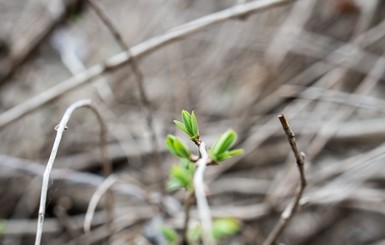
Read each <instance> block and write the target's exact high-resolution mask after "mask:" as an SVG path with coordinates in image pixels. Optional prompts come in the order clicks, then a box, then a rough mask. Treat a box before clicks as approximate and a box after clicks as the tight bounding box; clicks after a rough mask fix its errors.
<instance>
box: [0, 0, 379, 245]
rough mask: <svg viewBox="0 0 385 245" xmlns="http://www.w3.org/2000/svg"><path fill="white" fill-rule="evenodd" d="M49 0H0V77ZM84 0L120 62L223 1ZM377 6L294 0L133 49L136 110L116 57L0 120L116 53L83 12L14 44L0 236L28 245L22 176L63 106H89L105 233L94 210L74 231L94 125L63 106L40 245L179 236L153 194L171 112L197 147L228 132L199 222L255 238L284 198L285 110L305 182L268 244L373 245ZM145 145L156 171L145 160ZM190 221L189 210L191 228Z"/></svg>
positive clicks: (40, 24) (7, 87)
mask: <svg viewBox="0 0 385 245" xmlns="http://www.w3.org/2000/svg"><path fill="white" fill-rule="evenodd" d="M51 2H54V1H31V2H28V3H24V2H23V1H0V19H1V22H0V23H1V24H0V33H2V34H1V36H0V39H1V40H3V41H5V43H8V49H9V50H10V51H9V52H8V53H7V49H6V48H4V47H5V46H4V47H2V46H1V45H2V44H1V43H0V75H3V74H5V73H6V72H7V66H9V65H10V64H12V63H10V59H11V58H10V57H14V54H15V52H17V51H18V50H19V49H20V45H21V46H22V45H23V44H25V43H26V44H27V46H28V44H31V43H33V42H32V40H35V39H33V38H34V37H35V36H36V35H37V34H39V32H42V33H45V32H46V31H47V26H46V25H47V24H50V23H51V24H52V23H55V21H53V20H55V18H54V17H55V16H56V14H57V12H55V10H54V9H52V8H51V7H52V6H53V5H52V6H51V5H50V4H52V3H51ZM55 2H56V1H55ZM57 2H61V1H59V0H58V1H57ZM239 2H241V1H239ZM266 2H268V1H266ZM355 2H357V3H356V4H353V5H352V3H355ZM42 3H43V4H42ZM98 3H99V4H100V5H101V8H102V9H103V10H104V11H105V13H106V14H107V15H108V16H109V17H110V18H111V21H112V22H113V24H114V25H115V28H116V30H117V31H118V32H119V33H120V35H122V40H123V42H125V45H127V46H129V47H134V48H133V49H132V54H133V55H134V56H135V55H137V54H138V53H139V51H141V50H140V49H139V48H140V47H144V46H141V45H143V44H148V42H147V41H148V40H151V38H153V37H157V36H158V37H159V36H160V37H164V36H163V34H165V33H170V31H171V32H174V33H175V32H179V31H182V32H183V31H186V30H188V29H183V28H181V29H173V28H175V27H177V26H180V25H184V24H185V23H189V22H190V21H193V20H195V19H198V18H200V17H203V16H207V15H210V14H214V16H215V13H216V12H219V11H223V10H225V9H227V8H230V7H233V6H234V5H236V4H237V1H203V0H189V1H187V0H186V1H160V0H158V1H137V2H130V1H120V0H105V1H99V2H98ZM242 6H245V5H242ZM384 9H385V4H384V3H383V2H382V1H379V0H372V1H359V0H357V1H353V0H352V1H349V0H338V1H337V0H328V1H321V0H307V1H295V2H293V3H290V4H286V5H283V6H277V7H274V8H271V9H268V10H264V11H261V12H260V13H255V14H250V15H247V16H243V15H242V16H238V18H233V19H231V20H227V21H224V22H221V23H216V24H212V25H210V26H207V28H203V29H199V30H196V31H194V33H190V34H189V35H188V36H184V37H183V38H180V39H179V38H176V39H175V40H174V41H172V42H171V43H168V45H164V46H159V48H157V49H156V50H152V51H151V52H144V53H145V55H137V57H136V65H137V67H138V68H139V69H140V72H141V75H142V76H143V80H142V85H143V89H144V91H145V93H146V99H147V100H148V101H149V105H146V103H143V102H144V100H143V94H141V92H140V89H139V88H138V83H137V81H138V80H137V77H136V78H135V77H134V76H132V75H131V73H132V72H131V70H130V69H129V67H130V64H128V63H122V65H119V67H118V68H116V69H113V70H108V69H107V70H100V71H98V72H97V73H95V76H94V77H95V78H96V79H94V80H93V81H92V82H90V83H87V84H84V85H83V86H79V87H76V88H74V89H73V90H72V91H70V92H66V93H62V94H59V95H60V96H57V97H55V98H52V100H50V102H49V103H42V104H40V105H38V106H37V107H36V108H34V109H33V111H31V112H29V111H28V113H27V114H25V115H24V114H23V115H22V116H20V118H18V120H12V121H9V123H7V125H5V124H1V122H3V121H2V120H3V119H4V118H6V115H7V112H9V111H12V110H13V109H14V108H19V107H18V105H22V104H23V103H24V105H26V106H27V108H31V107H33V106H34V105H33V104H31V103H29V102H27V101H29V100H30V99H31V98H40V100H42V99H44V98H43V97H42V94H44V93H46V92H47V91H49V89H50V88H52V87H54V86H57V85H58V84H61V83H62V82H63V81H72V80H74V78H72V80H71V77H72V76H73V75H77V76H79V75H78V74H79V73H81V71H82V70H83V69H84V68H87V67H92V66H94V65H97V64H102V65H103V64H106V63H105V61H107V60H109V61H111V57H118V58H119V57H120V58H121V57H123V58H124V57H126V60H128V59H127V56H124V55H120V56H116V54H119V53H120V52H121V47H120V46H119V45H118V44H117V43H116V41H115V39H114V37H113V36H112V35H111V33H110V32H109V30H108V29H107V28H106V26H105V25H104V24H103V22H102V21H101V20H100V19H99V18H98V16H97V15H96V14H95V13H94V12H93V11H92V10H91V9H89V8H84V9H83V11H82V12H80V13H78V14H77V15H76V16H73V15H72V16H71V17H70V18H67V17H63V18H66V19H67V21H65V22H64V23H61V24H59V25H57V24H56V25H55V28H54V31H53V32H52V33H51V34H50V35H48V37H47V38H44V39H42V41H41V42H38V45H36V47H33V46H30V47H31V48H32V50H33V52H32V53H31V55H28V57H29V58H28V59H25V60H24V59H23V60H22V61H23V62H22V63H23V64H22V65H20V66H17V67H15V69H14V72H13V75H12V76H9V77H8V78H7V79H5V80H3V81H4V82H2V84H1V89H0V107H1V112H2V113H0V124H1V125H2V126H1V130H0V138H1V142H2V143H1V144H0V152H1V154H2V155H1V156H0V193H1V195H0V205H1V209H0V218H2V219H4V220H5V226H4V230H3V231H2V233H3V235H2V236H1V238H0V239H1V240H0V241H1V242H2V243H3V244H31V243H33V241H34V237H35V232H36V217H37V212H38V205H39V200H38V197H39V195H40V186H39V184H38V183H40V182H41V177H42V175H43V172H44V167H45V166H44V163H46V161H47V159H48V157H49V154H50V150H51V147H52V144H53V140H54V136H55V130H54V127H55V125H57V124H58V122H59V120H60V118H61V116H62V115H63V113H64V111H65V109H66V108H67V107H68V106H69V105H70V104H72V103H74V102H75V101H78V100H79V99H84V98H91V99H92V100H93V101H94V102H95V103H96V105H97V107H98V109H99V110H100V112H101V114H102V115H103V117H104V119H105V121H106V126H107V128H108V131H109V132H108V133H109V135H108V142H107V148H108V151H109V158H110V160H111V161H112V163H113V165H114V172H113V174H114V176H115V177H116V178H118V179H119V182H118V183H115V184H114V185H113V187H112V190H113V191H114V193H115V199H116V200H115V205H114V210H115V216H114V221H113V223H112V227H113V229H114V232H112V233H111V232H109V231H108V229H109V228H108V222H107V220H108V219H107V218H106V217H107V216H106V210H105V208H104V205H103V202H100V204H99V205H98V207H97V209H96V211H95V214H94V217H93V219H92V225H91V228H92V229H91V231H90V232H89V233H87V234H84V232H83V230H82V227H83V221H84V218H85V214H86V211H87V207H88V204H89V201H90V199H91V196H92V194H93V193H94V192H95V190H96V189H97V187H98V186H100V185H101V184H102V183H103V181H104V180H105V178H104V177H102V169H103V167H102V160H101V159H100V157H99V153H98V152H99V125H98V124H97V123H95V121H94V120H93V118H91V117H92V116H91V113H76V114H74V115H73V117H72V118H71V121H70V122H69V125H68V127H69V129H68V131H66V133H65V137H63V140H62V143H61V146H60V150H59V152H58V156H57V159H56V163H55V166H54V169H53V172H52V175H51V181H50V184H51V185H50V188H49V191H48V202H47V204H48V205H47V212H46V221H45V225H44V228H43V242H42V244H76V243H84V242H87V243H95V244H102V243H103V242H106V241H109V242H110V243H111V244H120V243H123V242H124V243H128V244H149V241H148V240H147V239H146V237H147V238H149V237H152V238H153V239H155V241H158V240H157V239H160V238H159V234H158V233H156V232H155V231H156V230H157V227H159V223H162V222H165V223H167V224H169V225H171V226H174V227H178V228H181V227H182V223H183V207H182V205H183V203H182V200H183V195H182V193H179V192H178V193H172V194H173V195H168V194H165V193H161V192H160V191H159V190H160V189H161V187H162V185H161V184H159V183H160V182H161V181H164V180H165V179H166V178H167V170H168V169H169V167H170V166H171V165H172V164H174V163H175V159H173V158H172V157H171V156H170V154H168V153H167V152H166V151H165V147H164V145H163V139H164V138H165V136H166V135H167V134H168V133H174V132H173V130H175V127H174V125H173V124H172V119H175V118H178V117H179V113H180V111H181V109H187V110H189V111H191V110H192V109H194V110H195V113H196V114H197V117H198V120H199V125H200V130H201V135H202V137H203V139H202V140H204V142H205V143H206V144H207V145H208V146H210V145H211V144H212V143H213V141H214V140H215V138H216V137H217V136H218V135H219V134H220V133H221V132H222V131H223V130H224V129H227V128H233V129H234V130H235V131H237V132H239V136H240V138H239V145H238V146H239V147H242V148H244V149H245V152H246V153H245V154H244V155H243V156H242V157H237V158H234V160H233V159H231V160H229V161H226V162H224V163H223V165H221V166H218V167H211V166H209V167H208V168H207V170H206V175H205V182H206V183H207V184H208V188H209V189H210V193H211V195H210V196H209V197H208V200H209V205H210V211H211V214H212V215H213V216H214V217H219V216H229V215H230V216H235V217H238V218H240V219H242V220H243V227H242V231H241V232H240V233H239V234H238V235H237V236H235V237H234V238H231V239H228V240H226V241H223V244H261V243H262V242H263V241H264V240H265V238H266V237H267V236H268V234H269V233H270V231H271V230H272V228H273V226H274V224H275V223H276V222H277V220H278V219H279V215H280V213H281V212H282V211H283V210H284V209H285V207H286V206H287V204H288V203H289V202H290V201H291V200H292V197H293V196H294V195H295V194H294V193H295V190H296V187H297V185H298V183H299V178H298V171H297V169H296V166H295V165H294V164H293V162H294V161H295V159H294V158H293V156H292V153H291V152H290V147H289V145H288V144H287V142H286V139H285V136H284V132H283V131H282V129H281V126H280V123H279V120H277V117H276V116H277V115H279V114H280V113H284V114H285V115H286V116H287V118H288V121H289V122H290V126H291V127H292V130H293V131H294V132H295V133H296V139H297V141H298V144H299V146H300V149H301V151H303V152H305V154H306V167H305V173H306V177H307V181H308V187H307V189H306V191H305V192H304V194H303V198H302V199H301V204H306V205H304V206H303V207H302V210H301V212H299V213H297V214H296V216H295V217H293V219H292V220H291V222H290V223H289V224H288V226H287V227H286V229H285V230H284V231H283V233H282V234H281V236H279V238H278V241H279V242H282V243H284V244H381V242H383V241H384V239H385V237H384V233H383V230H384V228H385V216H384V214H385V206H384V199H385V196H384V193H383V188H384V183H385V182H384V180H385V178H384V177H385V172H384V168H383V166H382V165H383V164H382V162H383V159H384V146H383V141H384V139H385V134H384V128H383V126H382V125H383V120H385V119H384V118H385V116H384V115H382V114H383V113H384V108H383V105H384V103H385V102H384V98H385V96H384V86H383V78H384V69H385V68H384V67H385V65H384V57H383V54H384V50H385V47H384V42H383V40H384V36H385V24H384V23H385V22H384V21H385V20H384V16H383V12H384ZM237 11H239V10H237ZM231 13H235V12H231ZM210 16H213V15H210ZM56 17H57V16H56ZM56 19H57V18H56ZM188 27H189V26H187V27H186V26H185V28H188ZM40 34H41V33H40ZM1 40H0V41H1ZM28 47H29V46H28ZM135 47H136V48H135ZM142 51H143V50H142ZM126 54H127V53H126ZM18 57H20V56H18ZM118 58H115V59H118ZM112 61H114V58H113V59H112ZM115 61H116V60H115ZM115 64H116V63H115ZM101 67H102V68H103V66H101ZM104 68H105V67H104ZM68 78H70V80H66V79H68ZM76 79H82V78H79V77H76V78H75V80H76ZM135 79H136V80H135ZM67 85H68V84H67ZM149 115H150V116H151V117H152V119H153V120H152V122H151V125H150V124H149V123H148V122H149V120H148V117H149ZM151 128H152V129H151ZM152 131H153V133H151V132H152ZM177 134H178V133H177ZM154 138H156V139H157V142H156V143H157V145H158V148H159V149H158V151H159V154H160V158H161V160H160V162H161V164H159V163H156V162H157V160H156V154H155V152H154V149H155V148H156V146H155V145H154V144H153V143H154ZM238 146H237V147H238ZM196 153H197V152H196ZM159 165H161V166H159ZM160 215H162V216H160ZM198 217H199V215H198V213H197V212H195V211H194V210H193V212H192V214H191V221H192V222H196V221H198ZM159 220H160V221H159ZM150 224H151V225H150ZM0 227H1V226H0ZM161 242H162V241H158V243H156V242H155V243H154V244H162V243H161Z"/></svg>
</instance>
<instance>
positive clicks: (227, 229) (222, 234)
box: [162, 218, 241, 245]
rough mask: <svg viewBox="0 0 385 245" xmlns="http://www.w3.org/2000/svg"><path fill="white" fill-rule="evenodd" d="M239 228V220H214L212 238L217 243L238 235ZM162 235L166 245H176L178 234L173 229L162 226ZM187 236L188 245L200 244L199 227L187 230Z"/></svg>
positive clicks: (200, 229) (200, 230)
mask: <svg viewBox="0 0 385 245" xmlns="http://www.w3.org/2000/svg"><path fill="white" fill-rule="evenodd" d="M240 226H241V223H240V222H239V220H237V219H234V218H220V219H215V220H214V222H213V229H212V235H213V238H214V239H215V240H216V241H217V242H218V241H219V240H220V239H223V238H226V237H229V236H233V235H235V234H237V233H238V231H239V229H240ZM162 234H163V237H164V238H165V239H166V241H167V243H168V244H170V245H174V244H177V243H178V233H177V232H176V231H175V230H174V229H172V228H170V227H168V226H163V227H162ZM187 236H188V241H189V244H200V240H201V237H202V228H201V226H200V225H196V226H194V227H192V228H191V229H189V231H188V234H187Z"/></svg>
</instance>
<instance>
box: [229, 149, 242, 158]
mask: <svg viewBox="0 0 385 245" xmlns="http://www.w3.org/2000/svg"><path fill="white" fill-rule="evenodd" d="M243 153H244V150H243V149H235V150H232V151H229V154H230V156H236V155H241V154H243Z"/></svg>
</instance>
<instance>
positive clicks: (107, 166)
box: [35, 100, 112, 245]
mask: <svg viewBox="0 0 385 245" xmlns="http://www.w3.org/2000/svg"><path fill="white" fill-rule="evenodd" d="M82 107H87V108H89V109H90V110H91V111H92V112H93V113H94V114H95V115H96V117H97V119H98V123H99V124H100V128H101V130H100V137H101V141H100V144H101V157H102V161H103V170H104V173H105V174H109V173H111V170H112V169H111V163H110V161H109V159H108V157H107V150H106V141H107V140H106V127H105V124H104V122H103V119H102V117H101V115H100V113H99V112H98V110H97V109H96V107H95V106H94V105H93V104H92V102H91V100H80V101H77V102H75V103H74V104H72V105H71V106H70V107H68V109H67V110H66V112H65V113H64V115H63V117H62V119H61V121H60V123H59V125H58V126H57V127H56V130H57V133H56V138H55V141H54V144H53V147H52V151H51V154H50V157H49V159H48V163H47V167H46V169H45V171H44V175H43V181H42V189H41V194H40V206H39V217H38V222H37V230H36V239H35V245H40V243H41V237H42V233H43V223H44V215H45V210H46V203H47V191H48V184H49V178H50V174H51V170H52V167H53V163H54V162H55V158H56V155H57V152H58V150H59V146H60V142H61V139H62V137H63V134H64V131H65V130H66V129H67V123H68V121H69V119H70V117H71V115H72V113H73V112H74V111H75V110H77V109H79V108H82ZM108 204H109V205H107V206H108V209H109V216H110V215H111V213H112V205H110V204H112V203H111V202H109V203H108ZM109 218H111V216H110V217H109Z"/></svg>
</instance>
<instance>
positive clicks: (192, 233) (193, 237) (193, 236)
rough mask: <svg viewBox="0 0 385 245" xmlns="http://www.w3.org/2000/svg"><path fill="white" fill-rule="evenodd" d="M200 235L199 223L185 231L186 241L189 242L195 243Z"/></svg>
mask: <svg viewBox="0 0 385 245" xmlns="http://www.w3.org/2000/svg"><path fill="white" fill-rule="evenodd" d="M201 236H202V229H201V226H200V225H195V226H194V227H192V228H190V229H189V230H188V231H187V237H188V241H189V242H190V243H191V244H197V243H198V242H199V240H200V239H201Z"/></svg>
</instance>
